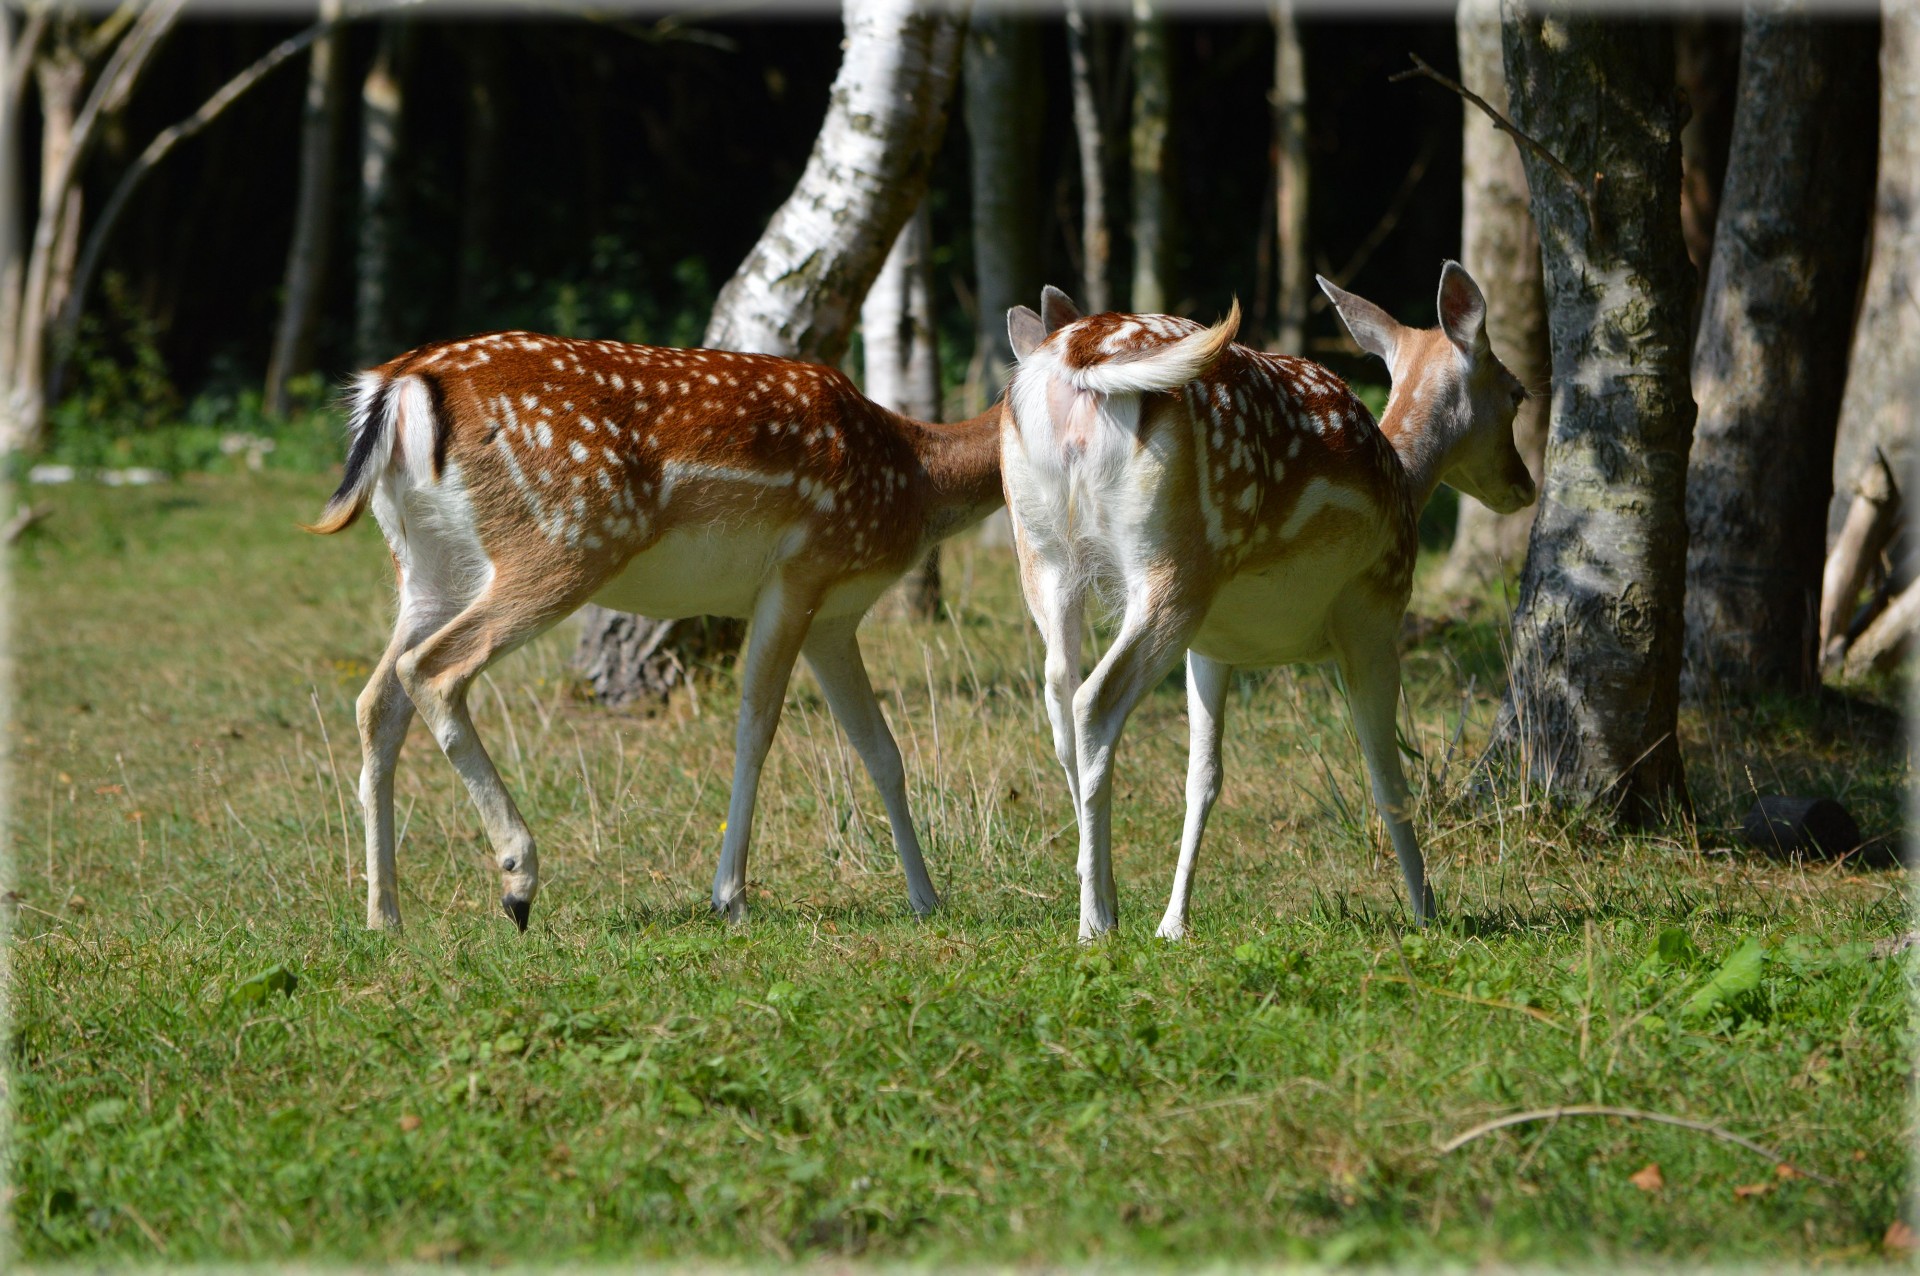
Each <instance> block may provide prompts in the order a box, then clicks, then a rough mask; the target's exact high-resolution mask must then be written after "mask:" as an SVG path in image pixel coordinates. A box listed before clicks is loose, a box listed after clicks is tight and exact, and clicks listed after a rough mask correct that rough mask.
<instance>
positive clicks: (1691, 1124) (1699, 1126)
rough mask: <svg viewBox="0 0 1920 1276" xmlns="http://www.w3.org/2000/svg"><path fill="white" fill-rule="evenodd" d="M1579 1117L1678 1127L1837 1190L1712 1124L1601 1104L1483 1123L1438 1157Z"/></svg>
mask: <svg viewBox="0 0 1920 1276" xmlns="http://www.w3.org/2000/svg"><path fill="white" fill-rule="evenodd" d="M1578 1116H1598V1117H1620V1118H1622V1119H1624V1120H1628V1121H1653V1122H1657V1123H1658V1124H1660V1125H1677V1126H1679V1127H1680V1128H1681V1129H1683V1130H1697V1131H1699V1132H1700V1133H1701V1134H1710V1135H1712V1136H1713V1137H1714V1138H1716V1139H1720V1140H1722V1141H1723V1142H1727V1143H1731V1144H1733V1145H1735V1146H1736V1147H1743V1148H1745V1149H1746V1150H1747V1151H1749V1152H1754V1153H1757V1154H1759V1155H1760V1156H1764V1157H1766V1158H1767V1159H1768V1160H1769V1161H1772V1162H1773V1163H1774V1164H1775V1165H1785V1166H1787V1167H1789V1168H1790V1169H1792V1170H1793V1172H1794V1173H1796V1174H1804V1175H1806V1176H1807V1177H1808V1178H1810V1179H1812V1180H1814V1181H1815V1182H1816V1183H1824V1184H1826V1185H1827V1186H1828V1187H1839V1186H1840V1184H1839V1183H1838V1182H1836V1181H1835V1180H1833V1179H1830V1178H1828V1177H1827V1176H1826V1175H1824V1174H1818V1173H1815V1172H1814V1171H1812V1170H1807V1169H1802V1168H1801V1167H1800V1166H1797V1165H1794V1164H1793V1162H1791V1161H1789V1160H1787V1158H1786V1157H1784V1156H1781V1155H1780V1154H1779V1153H1778V1152H1776V1151H1774V1150H1773V1149H1772V1148H1770V1147H1766V1146H1764V1145H1762V1144H1759V1143H1755V1142H1754V1141H1753V1140H1752V1139H1749V1138H1746V1137H1744V1136H1742V1135H1738V1134H1735V1133H1734V1132H1733V1131H1731V1130H1728V1129H1724V1128H1723V1127H1721V1126H1717V1125H1715V1124H1713V1123H1712V1122H1711V1121H1695V1120H1693V1119H1692V1118H1690V1117H1679V1116H1670V1115H1668V1114H1667V1113H1665V1112H1648V1111H1645V1110H1644V1109H1641V1108H1615V1107H1609V1106H1607V1105H1606V1104H1602V1103H1572V1104H1567V1105H1565V1106H1563V1107H1557V1108H1539V1109H1536V1110H1534V1111H1532V1112H1514V1113H1510V1114H1508V1115H1507V1116H1503V1117H1498V1118H1496V1119H1494V1120H1492V1121H1483V1122H1481V1123H1480V1124H1479V1125H1476V1126H1474V1127H1473V1128H1472V1129H1471V1130H1468V1131H1466V1132H1465V1133H1462V1134H1456V1135H1454V1136H1453V1137H1452V1138H1450V1139H1448V1140H1447V1141H1446V1142H1445V1143H1443V1144H1441V1145H1440V1155H1442V1156H1445V1155H1446V1154H1447V1153H1449V1152H1452V1151H1454V1150H1456V1149H1457V1148H1461V1147H1464V1146H1466V1145H1467V1144H1469V1143H1471V1142H1473V1141H1474V1140H1475V1139H1477V1138H1479V1137H1480V1136H1481V1135H1483V1134H1492V1133H1493V1132H1494V1131H1495V1130H1504V1129H1506V1128H1507V1127H1508V1126H1510V1125H1525V1124H1527V1123H1529V1122H1532V1121H1558V1120H1559V1119H1560V1118H1561V1117H1578Z"/></svg>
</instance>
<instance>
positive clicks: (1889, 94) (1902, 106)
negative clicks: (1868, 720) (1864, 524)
mask: <svg viewBox="0 0 1920 1276" xmlns="http://www.w3.org/2000/svg"><path fill="white" fill-rule="evenodd" d="M1880 26H1881V34H1880V164H1879V177H1878V189H1877V191H1876V193H1875V196H1874V212H1873V257H1872V261H1871V262H1870V264H1869V265H1868V267H1867V283H1866V288H1865V290H1864V292H1863V294H1862V298H1861V305H1860V316H1859V318H1858V319H1857V320H1856V321H1855V323H1854V329H1853V355H1852V358H1851V360H1850V361H1849V363H1848V367H1847V388H1846V392H1845V394H1844V396H1843V397H1842V399H1841V401H1840V432H1839V440H1838V443H1837V445H1836V447H1835V449H1834V457H1833V479H1834V487H1835V489H1836V491H1837V492H1838V493H1839V498H1838V499H1837V500H1835V501H1834V502H1833V505H1832V507H1831V509H1830V510H1829V512H1828V521H1827V531H1828V534H1829V535H1830V536H1832V535H1837V534H1838V533H1839V530H1840V525H1841V523H1842V522H1844V521H1845V519H1846V516H1847V488H1848V487H1849V486H1850V485H1851V484H1852V482H1853V481H1854V479H1855V478H1856V477H1857V476H1858V475H1859V473H1860V472H1861V470H1862V469H1864V468H1865V466H1866V465H1867V464H1868V463H1869V462H1870V460H1871V458H1872V456H1873V450H1874V449H1875V448H1879V449H1880V451H1881V452H1883V453H1884V454H1885V455H1886V458H1887V460H1888V462H1889V463H1891V465H1892V466H1893V473H1894V476H1895V478H1897V479H1898V480H1899V481H1900V482H1901V483H1902V484H1904V485H1905V487H1906V490H1907V491H1908V492H1912V491H1914V490H1916V489H1915V486H1914V482H1913V475H1914V466H1915V462H1916V460H1917V459H1920V457H1916V448H1915V444H1914V435H1915V425H1916V422H1915V416H1916V414H1920V406H1916V405H1920V6H1915V5H1911V4H1892V5H1888V6H1886V9H1885V11H1884V12H1883V13H1882V15H1881V19H1880Z"/></svg>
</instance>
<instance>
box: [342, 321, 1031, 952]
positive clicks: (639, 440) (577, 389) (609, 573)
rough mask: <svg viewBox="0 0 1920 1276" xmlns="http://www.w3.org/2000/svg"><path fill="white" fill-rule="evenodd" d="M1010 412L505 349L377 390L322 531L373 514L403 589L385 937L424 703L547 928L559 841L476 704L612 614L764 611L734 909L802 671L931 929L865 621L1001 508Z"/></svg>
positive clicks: (370, 708)
mask: <svg viewBox="0 0 1920 1276" xmlns="http://www.w3.org/2000/svg"><path fill="white" fill-rule="evenodd" d="M999 412H1000V408H999V407H998V405H996V406H995V407H994V408H993V409H991V410H990V411H988V412H986V413H984V414H982V415H981V416H978V417H975V418H974V419H973V420H971V421H967V422H964V423H961V424H958V425H931V424H927V423H924V422H920V421H915V420H911V419H909V418H906V417H902V416H899V415H897V414H895V413H893V412H889V411H887V410H886V409H884V408H882V407H880V406H879V405H878V404H875V403H873V402H872V401H870V400H868V399H867V398H865V397H864V396H862V395H861V394H860V393H859V391H857V390H856V389H855V388H854V387H853V384H852V383H851V382H850V381H848V380H847V378H846V377H845V376H843V375H841V374H840V373H839V372H837V371H835V370H833V369H831V368H826V367H820V366H817V365H814V364H805V363H796V362H794V361H792V360H788V359H780V358H774V357H771V356H767V355H752V354H735V353H731V352H727V351H719V350H670V349H659V348H655V347H650V346H634V345H624V344H621V343H619V342H613V341H578V340H571V339H567V338H563V337H550V336H541V335H538V334H535V333H527V332H499V333H491V334H487V335H484V336H478V337H471V338H468V339H466V340H464V341H450V342H441V343H437V344H434V345H427V346H422V347H420V348H419V349H417V350H413V351H410V352H409V353H407V354H404V355H401V356H400V357H399V358H397V359H394V360H392V361H391V362H389V363H386V364H384V365H382V366H381V367H379V368H376V369H374V370H372V371H370V372H364V373H362V374H360V376H359V378H358V380H357V381H356V383H355V385H354V388H353V391H352V422H351V427H350V434H351V442H350V444H349V447H348V453H347V464H346V475H345V477H344V478H343V479H342V481H341V483H340V487H339V490H338V491H336V492H335V493H334V494H333V497H332V499H331V500H330V501H329V502H328V503H327V507H326V510H325V512H324V513H323V514H322V516H321V518H320V521H319V522H318V523H317V524H315V525H314V526H313V528H312V529H311V530H313V531H317V532H321V533H331V532H338V531H340V530H341V529H343V528H345V527H346V526H347V525H349V524H350V523H352V522H353V521H354V519H355V518H357V517H358V516H359V514H360V513H361V511H362V510H364V509H367V508H368V507H369V506H370V507H371V508H372V510H373V515H374V518H375V519H376V520H378V522H379V524H380V528H381V531H382V532H384V533H385V535H386V538H387V544H388V546H389V548H390V549H391V550H392V553H393V561H394V570H395V573H396V575H397V576H398V580H399V594H400V602H399V616H398V619H397V621H396V622H395V625H394V632H393V640H392V642H390V643H389V644H388V646H387V650H386V654H385V655H383V656H381V658H380V662H379V664H378V665H377V666H376V667H375V669H374V671H373V677H372V678H371V679H370V680H369V681H368V683H367V687H366V690H365V691H364V692H362V693H361V695H360V699H359V702H358V718H359V726H360V740H361V748H362V754H363V770H362V772H361V777H360V801H361V806H362V808H363V812H364V815H365V820H366V846H367V925H368V926H369V927H373V928H376V929H378V928H382V927H392V926H398V925H399V923H400V909H399V900H398V896H397V887H396V883H395V876H394V830H393V774H394V765H395V762H396V760H397V758H398V756H399V752H400V746H401V743H402V741H403V740H404V739H405V738H406V734H407V728H408V726H409V724H410V723H411V721H412V719H413V714H414V711H415V710H416V709H417V710H418V711H419V713H420V716H421V717H422V718H423V719H425V721H426V723H427V726H428V728H429V729H430V730H431V731H432V732H433V737H434V739H435V740H436V741H437V742H438V743H439V745H440V748H441V749H442V750H443V751H444V752H445V753H446V755H447V758H448V759H449V760H450V761H451V762H452V763H453V765H454V767H455V769H456V770H457V771H458V772H459V773H460V776H461V778H462V779H463V780H465V781H466V785H467V789H468V791H469V793H470V794H471V795H472V798H473V802H474V805H475V807H477V808H478V810H479V814H480V819H481V822H482V824H484V826H485V828H486V833H487V837H488V840H489V842H490V843H491V845H492V848H493V852H494V856H495V860H496V863H497V865H498V868H499V871H500V874H501V879H502V884H503V891H502V900H501V902H502V906H503V907H504V908H505V909H506V912H507V915H508V916H509V917H511V918H512V919H513V920H514V923H515V924H516V925H518V926H519V927H520V929H521V930H525V929H526V927H527V918H528V915H529V912H530V910H531V908H532V905H533V899H534V894H535V892H536V891H537V890H538V888H539V868H538V859H537V857H536V852H535V849H534V840H533V836H532V834H531V833H529V832H528V830H527V826H526V822H525V821H524V820H523V819H521V817H520V812H519V810H518V809H517V808H516V807H515V805H514V801H513V798H512V797H511V795H509V794H508V792H507V790H506V787H505V786H504V785H503V784H502V783H501V780H500V776H499V773H498V772H497V771H495V769H494V766H493V763H492V761H491V760H490V759H489V758H488V756H487V751H486V749H485V748H484V747H483V746H482V745H481V743H480V739H479V737H478V736H477V735H476V734H475V733H474V728H473V722H472V720H471V718H470V717H469V716H468V712H467V691H468V688H469V687H470V686H471V685H472V683H473V680H474V679H475V678H477V677H478V676H479V675H480V673H481V671H482V670H484V669H485V668H486V667H487V666H488V665H489V664H490V663H491V662H493V661H494V660H496V659H498V658H499V657H500V656H501V655H503V654H504V653H506V652H508V651H511V650H512V649H513V648H515V647H517V646H519V645H520V644H521V643H524V642H526V641H527V640H528V639H530V638H532V637H534V636H535V635H536V634H539V633H540V632H542V631H543V630H545V629H548V628H550V627H551V626H552V625H554V624H555V623H557V622H558V621H560V620H561V619H562V618H564V617H565V616H567V615H569V614H570V613H572V612H573V611H574V610H575V609H577V608H578V607H580V606H581V605H582V604H583V603H586V602H589V601H591V602H597V603H601V604H603V605H605V606H608V607H612V608H615V609H617V610H621V611H633V612H641V613H644V614H646V615H649V616H659V617H682V616H699V615H718V616H741V617H747V618H750V621H751V624H750V628H749V631H748V641H747V650H746V656H745V661H744V667H743V670H742V676H741V697H740V699H741V704H740V721H739V727H738V729H737V732H736V735H735V743H734V767H733V790H732V794H731V797H730V800H729V803H728V807H727V824H726V832H725V834H724V838H723V841H722V845H721V849H720V866H719V870H718V872H717V873H716V874H715V876H714V883H713V907H714V909H715V911H717V912H721V913H725V914H726V915H727V916H728V917H730V918H731V919H733V920H736V921H738V920H743V919H744V918H745V916H746V906H747V905H746V871H747V846H748V842H749V840H750V838H751V836H752V832H753V807H754V797H755V794H756V791H757V790H758V787H759V781H760V771H761V767H762V764H763V763H764V761H765V759H766V755H767V750H768V747H769V745H770V744H771V743H772V740H773V735H774V729H775V727H776V725H777V724H778V722H779V718H780V709H781V704H782V701H783V700H784V698H785V695H786V688H787V682H788V679H789V677H790V676H791V674H792V670H793V665H794V661H795V659H796V657H798V656H799V655H800V654H801V653H805V655H806V657H807V663H808V664H809V665H810V666H811V667H812V668H813V671H814V674H815V676H816V677H817V678H818V679H819V682H820V688H821V690H822V691H823V692H824V693H825V696H826V700H827V705H828V707H829V708H830V709H831V710H832V712H833V716H834V717H835V718H836V719H838V721H839V723H840V726H841V728H842V729H843V730H845V731H846V733H847V736H848V738H849V739H850V740H851V741H852V742H853V746H854V748H855V750H856V751H857V752H858V753H859V754H860V759H861V761H862V762H863V763H864V764H865V765H866V768H867V771H868V774H870V775H871V776H872V778H873V781H874V784H875V785H876V786H877V787H878V788H879V790H880V796H881V798H882V800H883V801H884V803H885V805H886V808H887V819H888V822H889V823H890V824H891V825H892V829H893V839H894V847H895V850H896V851H897V852H898V853H899V856H900V865H901V868H902V869H904V870H905V873H906V878H907V895H908V899H909V901H910V902H911V904H912V906H913V909H914V911H915V912H918V913H926V912H929V911H931V910H932V909H933V908H934V907H936V905H937V904H938V897H937V896H936V894H935V892H934V887H933V883H932V882H931V881H930V880H929V879H928V877H927V870H926V866H925V864H924V863H923V862H922V858H921V852H920V843H919V841H918V839H916V837H915V836H914V831H913V819H912V816H911V813H910V812H909V809H908V806H907V795H906V783H905V772H904V769H903V767H902V764H901V760H900V751H899V748H898V747H897V746H896V745H895V743H894V739H893V735H892V733H891V732H889V730H888V729H887V724H886V720H885V719H884V718H883V717H882V716H881V713H880V706H879V704H878V703H877V702H876V700H875V699H874V694H873V688H872V685H871V684H870V683H869V682H868V680H867V673H866V668H865V666H864V665H863V664H862V662H861V658H860V648H859V643H858V641H857V640H856V638H855V634H854V631H855V628H856V627H857V626H858V625H859V623H860V618H861V616H862V615H864V614H865V613H866V610H867V608H868V607H869V606H871V605H872V603H873V601H874V600H875V599H876V598H878V597H879V596H880V595H881V593H882V592H884V591H885V590H886V588H887V587H888V586H889V585H891V584H892V583H893V582H894V581H895V580H897V579H899V577H900V576H901V575H902V574H903V573H905V572H906V570H907V569H908V568H909V567H911V566H913V565H914V564H916V563H918V562H920V561H921V560H922V559H924V558H925V557H926V555H927V550H928V549H929V548H930V547H931V546H932V545H933V544H934V543H935V542H937V541H939V540H940V539H941V538H943V537H945V536H948V535H950V534H952V533H953V532H956V531H958V530H960V529H961V528H964V527H966V526H968V525H970V524H972V523H975V522H977V521H979V520H980V519H981V518H984V517H985V516H986V515H987V514H988V513H990V512H991V511H992V510H993V509H994V508H996V507H997V506H998V505H999V504H1000V503H1001V492H1000V455H999Z"/></svg>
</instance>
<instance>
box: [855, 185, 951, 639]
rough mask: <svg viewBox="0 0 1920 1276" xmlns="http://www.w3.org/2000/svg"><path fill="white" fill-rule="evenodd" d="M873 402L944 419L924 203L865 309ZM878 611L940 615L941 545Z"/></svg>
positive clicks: (919, 416)
mask: <svg viewBox="0 0 1920 1276" xmlns="http://www.w3.org/2000/svg"><path fill="white" fill-rule="evenodd" d="M860 336H861V341H862V344H863V345H864V347H865V349H864V353H865V355H866V366H865V369H864V374H865V375H864V381H865V384H864V386H863V387H862V388H863V389H864V390H865V391H866V395H867V397H868V398H869V399H872V400H873V401H874V402H875V403H878V404H880V405H881V406H882V407H887V408H892V409H893V410H894V411H895V412H903V413H905V414H906V415H908V416H910V417H914V418H916V419H918V420H921V421H934V420H938V419H939V417H940V350H939V346H938V344H937V342H936V341H935V340H934V331H933V218H932V216H931V214H930V213H929V212H928V210H927V204H926V201H925V200H922V201H921V202H920V207H919V208H918V209H916V210H915V211H914V214H913V216H912V217H911V218H909V219H908V220H907V224H906V225H905V226H903V227H901V228H900V234H899V236H898V238H896V239H895V240H894V241H893V251H892V252H890V253H888V254H887V260H886V262H885V264H884V265H882V266H881V267H880V275H879V277H878V278H876V279H875V280H874V281H873V287H871V288H869V289H868V290H867V299H866V301H865V302H863V303H862V304H861V306H860ZM876 606H877V607H878V608H880V609H884V610H889V611H904V612H907V613H908V614H911V615H914V616H918V617H920V618H922V619H924V620H931V619H933V618H934V617H935V616H937V615H938V614H939V612H940V547H939V546H938V545H935V546H934V547H933V548H932V549H930V550H928V551H927V558H926V561H925V562H924V563H922V564H921V565H920V566H919V567H918V568H917V569H916V570H914V571H912V572H909V573H908V574H907V575H906V577H905V578H904V579H902V580H901V581H900V583H899V584H898V585H895V586H894V587H893V588H892V589H891V590H889V591H888V597H885V598H882V599H881V600H880V602H879V603H878V604H876Z"/></svg>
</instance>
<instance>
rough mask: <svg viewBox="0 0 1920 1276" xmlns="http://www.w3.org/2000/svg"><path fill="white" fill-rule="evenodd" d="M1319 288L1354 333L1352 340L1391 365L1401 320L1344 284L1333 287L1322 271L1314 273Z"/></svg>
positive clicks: (1348, 329) (1348, 328)
mask: <svg viewBox="0 0 1920 1276" xmlns="http://www.w3.org/2000/svg"><path fill="white" fill-rule="evenodd" d="M1314 280H1315V281H1316V282H1317V283H1319V285H1320V291H1321V292H1324V293H1326V294H1327V300H1328V301H1331V302H1332V303H1333V308H1334V309H1335V310H1337V311H1338V312H1339V313H1340V318H1341V320H1342V322H1344V323H1345V324H1346V325H1347V331H1348V332H1350V333H1352V334H1353V340H1354V344H1355V345H1358V346H1359V347H1360V348H1361V349H1362V350H1365V351H1366V352H1367V353H1368V354H1377V355H1379V356H1380V357H1381V358H1382V359H1385V360H1386V361H1387V366H1388V367H1389V368H1391V367H1392V366H1393V349H1394V346H1396V345H1397V344H1399V340H1400V324H1399V322H1398V321H1397V320H1395V319H1394V317H1393V316H1392V315H1390V314H1388V313H1387V312H1386V311H1384V310H1382V309H1380V307H1378V306H1376V305H1374V304H1373V303H1372V302H1371V301H1368V300H1367V299H1366V298H1365V297H1356V296H1354V295H1353V294H1352V293H1350V292H1348V291H1347V290H1346V289H1344V288H1339V287H1336V286H1335V285H1334V284H1332V283H1331V282H1329V281H1328V280H1327V279H1326V278H1325V277H1323V276H1321V275H1315V276H1314Z"/></svg>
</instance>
